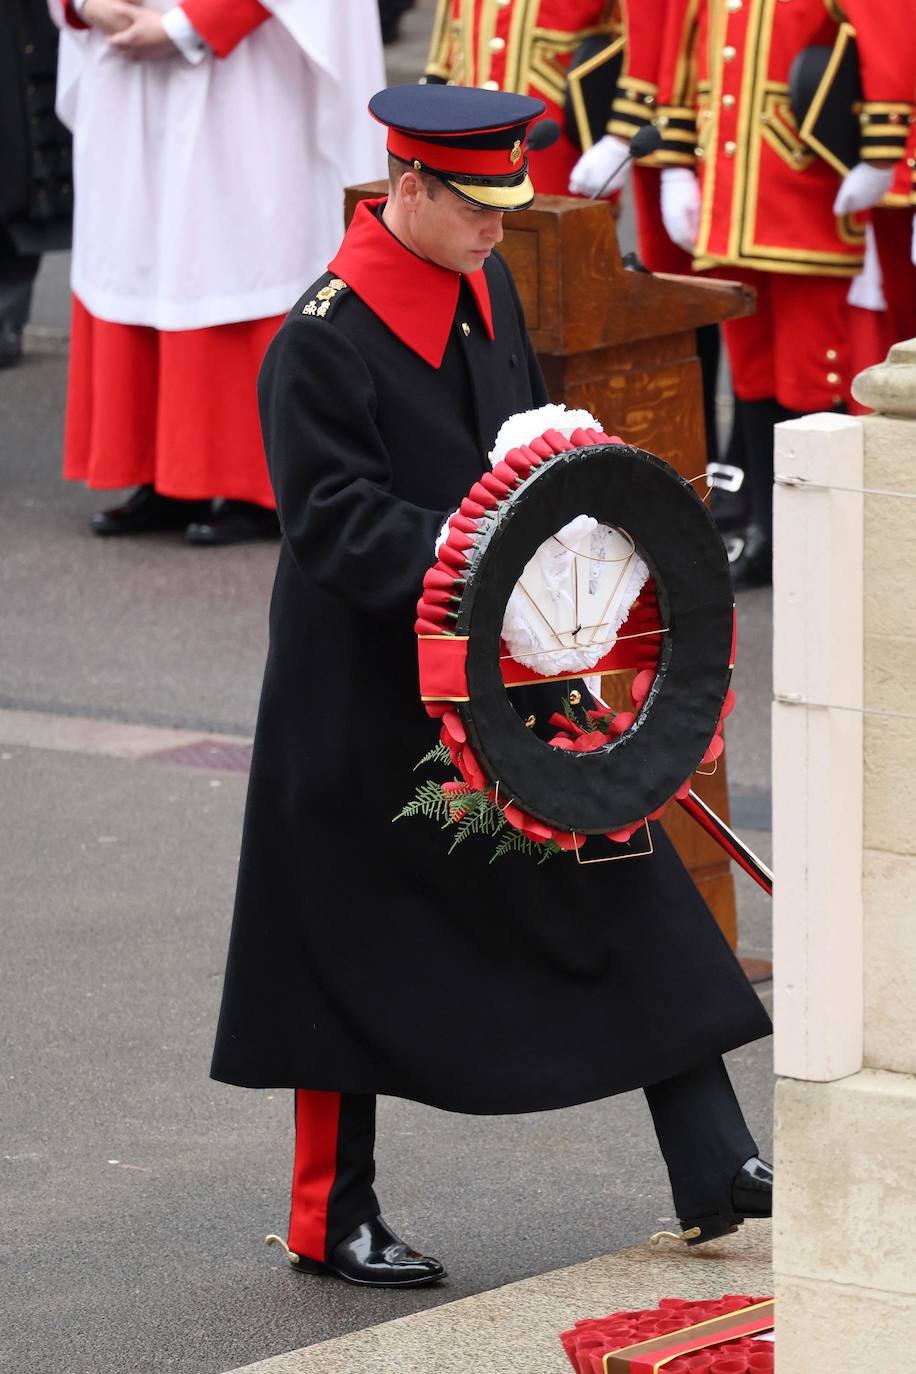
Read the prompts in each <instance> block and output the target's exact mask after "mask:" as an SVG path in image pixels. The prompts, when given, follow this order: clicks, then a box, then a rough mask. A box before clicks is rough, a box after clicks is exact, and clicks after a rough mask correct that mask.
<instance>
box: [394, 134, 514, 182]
mask: <svg viewBox="0 0 916 1374" xmlns="http://www.w3.org/2000/svg"><path fill="white" fill-rule="evenodd" d="M388 151H389V153H393V154H394V156H395V157H399V158H401V159H402V161H404V162H414V161H419V162H422V163H423V164H424V166H426V167H432V168H435V170H436V171H437V172H445V173H446V174H447V173H449V172H456V173H458V174H459V175H460V176H480V177H510V176H513V175H514V174H515V173H518V172H522V171H524V167H525V163H524V150H523V146H522V143H521V141H520V140H517V155H516V158H515V161H514V162H513V161H512V155H513V152H515V151H516V148H515V145H513V148H512V149H509V148H449V147H446V146H445V145H444V144H441V143H427V142H426V141H425V140H424V139H422V138H417V136H416V135H415V134H405V133H402V132H401V130H400V129H389V130H388Z"/></svg>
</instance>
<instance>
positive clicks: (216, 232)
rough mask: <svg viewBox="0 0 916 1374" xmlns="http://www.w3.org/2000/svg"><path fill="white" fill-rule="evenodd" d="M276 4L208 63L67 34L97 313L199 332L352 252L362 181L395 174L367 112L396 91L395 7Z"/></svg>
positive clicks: (97, 35)
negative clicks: (356, 185)
mask: <svg viewBox="0 0 916 1374" xmlns="http://www.w3.org/2000/svg"><path fill="white" fill-rule="evenodd" d="M146 3H147V4H148V5H151V6H152V7H154V8H156V9H159V10H163V11H164V10H167V9H170V8H171V7H172V4H171V0H146ZM262 3H264V5H265V7H266V8H268V9H270V10H271V11H272V14H273V17H272V18H271V19H269V20H267V21H266V22H265V23H263V24H262V25H261V26H260V27H259V28H257V29H255V30H254V31H253V32H252V33H250V34H249V35H248V36H247V37H246V38H244V39H243V40H242V41H241V42H240V43H239V44H238V45H237V47H235V48H234V49H233V50H232V52H231V53H230V54H229V55H228V57H226V58H218V57H215V56H214V55H212V54H210V53H208V54H207V56H206V57H205V58H204V59H203V61H201V62H199V63H197V64H196V65H192V64H191V63H189V62H187V61H186V60H185V59H184V58H183V57H182V56H181V55H180V54H179V53H178V51H177V49H176V52H175V55H174V56H173V57H172V56H170V57H168V58H165V59H160V60H151V61H146V62H130V61H127V60H126V59H125V58H123V57H122V56H121V55H120V54H118V53H117V52H115V51H113V50H112V49H110V48H109V47H108V43H107V40H106V38H105V36H104V34H102V33H101V32H99V31H98V30H94V29H89V30H85V31H83V30H76V29H73V28H69V27H67V26H66V25H64V26H63V27H62V32H61V50H60V66H59V76H58V100H57V108H58V113H59V115H60V117H61V119H62V120H63V121H64V123H65V124H67V125H68V126H69V127H70V128H71V129H72V130H73V134H74V144H73V157H74V184H75V187H76V205H75V215H74V230H73V268H72V286H73V290H74V292H75V293H76V295H77V296H78V297H79V298H80V300H81V301H82V303H83V304H84V305H85V306H86V308H87V309H88V310H89V311H90V313H91V314H92V315H94V316H96V317H97V318H99V319H103V320H111V321H114V322H116V323H120V324H134V325H151V326H153V327H154V328H157V329H165V330H186V329H200V328H204V327H207V326H211V325H219V324H228V323H232V322H235V321H240V320H253V319H263V318H265V317H268V316H272V315H280V314H283V313H284V312H285V311H287V310H288V309H289V308H290V306H292V305H293V303H294V302H295V301H296V299H297V298H298V297H299V295H301V293H302V291H303V290H304V289H305V288H306V287H307V286H308V285H309V283H310V282H311V281H313V280H314V278H315V277H317V276H319V275H320V273H322V272H323V271H324V270H325V268H326V265H327V263H328V261H329V260H330V258H331V257H332V256H333V254H334V251H335V249H336V248H337V245H338V243H339V241H340V237H341V234H342V232H343V188H344V186H346V185H349V184H351V183H353V182H359V181H366V180H371V179H373V178H375V177H379V176H383V175H384V174H385V151H384V148H385V140H384V130H382V128H381V127H380V126H379V125H377V124H376V123H375V122H374V121H373V120H372V119H371V118H370V117H369V115H368V114H367V112H366V105H367V102H368V100H369V97H370V96H371V95H372V94H373V93H374V92H375V91H377V90H379V89H380V88H381V87H382V86H383V85H384V84H385V76H384V69H383V65H382V48H381V38H380V35H379V21H378V7H377V0H333V3H330V0H262ZM50 7H51V11H52V14H55V17H56V18H57V19H58V22H61V19H62V16H61V13H60V6H59V0H50ZM55 11H56V13H55Z"/></svg>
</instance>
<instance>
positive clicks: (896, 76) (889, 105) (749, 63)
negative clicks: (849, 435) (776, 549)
mask: <svg viewBox="0 0 916 1374" xmlns="http://www.w3.org/2000/svg"><path fill="white" fill-rule="evenodd" d="M844 11H845V12H844ZM844 11H840V10H839V8H838V7H837V6H836V5H835V4H834V2H833V0H780V3H774V0H671V2H670V6H669V12H668V19H667V24H666V37H665V44H664V49H663V56H662V64H661V71H660V79H659V92H658V114H657V119H658V122H659V126H660V128H661V131H662V134H663V139H664V142H663V146H662V149H661V151H660V152H659V153H658V154H657V159H658V160H659V161H660V162H661V164H662V165H663V166H664V168H665V170H664V172H663V178H662V213H663V216H664V221H665V225H666V228H667V229H668V232H669V234H671V236H672V237H673V238H675V239H676V240H677V241H678V242H680V243H681V244H682V246H683V247H685V248H687V249H690V248H692V251H693V254H694V266H695V267H696V268H697V269H698V270H701V271H702V270H704V269H711V270H713V271H715V272H717V273H720V274H721V275H723V276H727V277H731V278H737V279H740V280H744V281H749V282H751V283H752V284H753V285H754V287H755V288H756V290H757V312H756V314H755V315H752V316H749V317H747V318H745V319H741V320H730V321H727V322H726V323H725V324H724V325H723V335H724V338H725V343H726V347H727V349H728V355H729V361H730V363H731V369H732V377H733V381H734V387H735V392H736V395H737V396H738V397H739V398H740V399H741V401H742V402H744V404H743V406H742V414H743V417H744V423H745V428H746V438H747V446H748V450H749V455H748V466H749V472H748V479H749V482H748V485H749V493H748V497H749V503H750V507H751V517H750V523H749V525H748V529H747V533H746V539H745V544H744V550H743V553H742V556H741V558H740V559H739V561H738V564H737V565H736V568H735V572H736V575H737V576H739V577H744V578H746V579H747V580H749V581H755V582H766V581H769V577H770V563H771V546H772V500H771V486H772V433H773V425H774V424H775V423H777V422H778V421H779V420H783V419H787V418H789V417H791V416H793V415H797V414H801V413H805V412H808V411H812V410H831V409H835V408H837V407H841V406H844V405H845V404H846V403H847V401H848V398H849V383H850V376H849V313H848V307H847V303H846V293H847V288H848V279H849V278H850V277H853V276H855V275H856V273H857V272H858V271H859V268H860V266H861V263H862V259H863V247H864V235H865V221H864V219H863V218H862V217H861V215H860V214H859V213H856V212H860V211H864V210H867V209H869V208H870V207H871V206H872V205H874V204H875V203H876V202H877V201H878V200H880V198H881V196H882V195H883V194H884V191H885V190H886V189H887V184H888V181H889V178H888V179H887V181H885V180H884V177H883V176H879V175H876V173H878V172H880V171H881V169H886V168H888V167H892V166H893V163H894V162H895V161H896V160H897V159H898V158H900V157H901V156H902V155H903V152H904V145H905V140H906V137H907V132H908V125H909V121H910V118H911V115H912V96H913V89H912V81H911V80H910V75H909V64H908V62H907V61H906V60H905V55H906V54H907V53H908V52H909V50H910V48H911V46H912V37H913V35H912V30H913V27H914V26H913V23H912V16H911V15H908V14H905V13H904V10H903V7H901V5H900V4H899V0H844ZM846 18H848V19H849V21H850V22H851V23H852V24H853V25H854V26H855V29H856V34H857V41H858V49H859V61H860V65H861V70H862V82H863V91H864V96H865V98H864V100H863V102H862V106H861V113H860V120H861V128H862V146H861V161H860V162H859V163H858V164H857V166H856V167H854V168H853V169H852V171H851V172H850V173H849V176H848V177H847V178H846V181H845V182H842V183H841V178H840V176H839V175H838V174H837V172H836V171H835V170H834V169H833V168H832V167H830V166H829V165H828V164H827V163H826V162H825V161H823V160H821V159H820V158H819V157H818V156H817V155H816V154H815V153H814V152H812V151H811V150H810V149H809V148H808V147H807V146H806V145H805V144H804V143H803V142H802V140H801V138H800V137H799V132H798V127H797V124H796V120H795V116H794V114H793V111H792V108H791V104H790V100H789V73H790V69H791V66H792V63H793V61H794V59H795V58H796V56H797V55H798V54H799V53H800V52H801V51H802V50H803V49H805V48H807V47H810V46H812V45H821V44H823V45H827V46H832V44H833V42H834V40H835V37H836V33H837V27H838V25H839V23H841V22H842V21H843V20H844V19H846ZM895 54H896V56H895ZM901 54H904V60H901V56H900V55H901ZM697 174H698V176H697ZM838 193H839V194H838ZM835 202H837V204H836V209H835Z"/></svg>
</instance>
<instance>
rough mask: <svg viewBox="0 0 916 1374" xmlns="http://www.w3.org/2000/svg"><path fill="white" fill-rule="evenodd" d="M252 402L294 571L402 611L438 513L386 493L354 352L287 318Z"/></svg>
mask: <svg viewBox="0 0 916 1374" xmlns="http://www.w3.org/2000/svg"><path fill="white" fill-rule="evenodd" d="M258 395H259V401H260V409H261V426H262V429H263V432H264V442H265V446H266V450H267V464H268V468H269V470H270V478H271V481H272V483H273V488H274V493H275V495H276V499H277V510H278V514H279V517H280V524H281V526H282V528H283V534H284V537H285V538H286V540H287V541H288V543H289V546H290V549H291V551H292V554H293V557H294V558H295V560H296V563H297V564H298V565H299V567H300V569H301V570H302V572H303V573H305V575H306V576H307V577H309V578H310V579H311V580H312V581H314V582H315V583H317V585H318V586H320V587H322V588H323V589H324V590H325V591H327V592H330V593H331V594H332V595H334V596H339V597H341V598H343V599H344V600H345V601H347V602H349V603H350V604H351V605H354V606H357V607H359V608H361V609H363V610H366V611H371V612H375V613H377V614H392V615H401V614H404V613H412V611H413V608H414V606H415V604H416V602H417V599H418V598H419V596H420V592H421V590H422V582H423V574H424V572H425V571H426V569H427V568H428V567H430V565H431V564H432V563H433V562H434V561H435V551H434V545H435V540H436V536H437V534H438V533H439V530H440V529H441V528H442V525H443V523H444V521H445V519H446V517H447V515H448V511H444V510H426V509H424V508H423V507H421V506H416V505H414V504H413V503H412V502H410V501H405V500H403V499H402V498H401V497H399V496H397V495H395V494H394V493H393V492H392V491H391V463H390V460H389V457H388V453H387V451H386V448H385V445H384V443H383V442H382V439H381V436H380V434H379V432H378V429H377V427H376V424H375V418H374V417H375V413H376V398H375V391H374V387H373V384H372V378H371V376H370V373H369V370H368V368H367V367H366V364H365V362H364V361H363V359H362V357H361V356H360V354H359V352H358V351H357V350H356V349H355V348H354V347H353V345H352V344H351V343H350V341H349V340H348V339H347V338H345V337H344V336H343V335H342V334H341V332H340V331H339V330H337V329H335V328H334V326H333V323H332V322H331V321H322V320H311V319H307V318H303V317H301V316H291V317H290V318H289V319H288V320H287V321H286V323H285V324H284V325H283V327H282V328H281V330H280V332H279V334H278V335H277V337H276V338H275V339H274V341H273V343H272V344H271V346H270V349H269V350H268V353H267V357H266V359H265V361H264V366H263V368H262V370H261V376H260V378H259V382H258Z"/></svg>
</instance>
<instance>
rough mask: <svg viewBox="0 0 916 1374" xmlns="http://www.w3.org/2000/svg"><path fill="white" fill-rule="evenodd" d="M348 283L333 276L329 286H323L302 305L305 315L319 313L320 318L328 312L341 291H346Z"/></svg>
mask: <svg viewBox="0 0 916 1374" xmlns="http://www.w3.org/2000/svg"><path fill="white" fill-rule="evenodd" d="M346 289H347V283H346V282H345V281H341V279H340V277H332V278H331V280H330V281H329V282H328V284H327V286H322V287H321V289H320V290H319V291H316V292H315V295H314V296H313V297H312V299H311V300H310V301H306V303H305V305H304V306H303V307H302V313H303V315H318V316H319V317H320V318H322V319H323V318H324V316H325V315H326V314H327V313H328V311H329V310H330V308H331V305H332V303H333V301H334V300H335V299H336V297H337V296H338V295H339V294H340V292H341V291H346Z"/></svg>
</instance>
